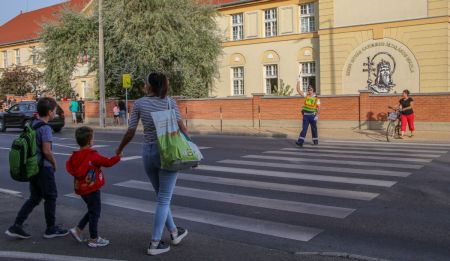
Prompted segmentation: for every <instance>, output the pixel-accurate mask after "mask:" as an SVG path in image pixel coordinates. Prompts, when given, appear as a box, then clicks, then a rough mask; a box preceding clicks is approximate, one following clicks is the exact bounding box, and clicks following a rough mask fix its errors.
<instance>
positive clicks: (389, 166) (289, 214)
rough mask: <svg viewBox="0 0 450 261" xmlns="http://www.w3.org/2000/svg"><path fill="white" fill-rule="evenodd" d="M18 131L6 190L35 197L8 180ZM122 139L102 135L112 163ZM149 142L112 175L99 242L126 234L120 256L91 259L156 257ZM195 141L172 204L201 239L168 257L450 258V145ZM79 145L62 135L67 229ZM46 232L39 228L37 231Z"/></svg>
mask: <svg viewBox="0 0 450 261" xmlns="http://www.w3.org/2000/svg"><path fill="white" fill-rule="evenodd" d="M17 134H18V132H17V131H8V132H6V133H4V134H0V173H2V175H0V184H1V185H0V189H7V190H12V191H18V192H21V193H22V194H23V195H24V196H25V197H26V196H27V195H28V188H27V184H26V183H18V182H15V181H13V180H11V179H10V177H9V175H8V171H9V169H8V163H7V157H8V150H7V149H8V148H9V147H10V144H11V141H12V139H13V138H14V136H16V135H17ZM120 138H121V134H118V133H111V132H104V133H100V132H97V133H96V134H95V145H96V147H97V149H98V150H99V151H100V152H102V153H103V154H104V155H113V153H114V149H115V148H116V146H117V145H118V143H119V140H120ZM142 140H143V139H142V136H141V135H137V136H136V138H135V139H134V141H133V143H132V144H130V145H129V146H128V147H127V148H126V151H125V155H124V159H123V161H122V162H121V163H120V164H119V165H117V166H115V167H113V168H109V169H105V170H104V172H105V174H106V182H107V184H106V186H105V187H104V188H103V189H102V193H103V194H102V200H103V212H102V218H101V220H100V235H101V236H104V237H106V238H111V237H113V238H114V237H116V236H115V235H116V234H117V233H118V231H120V230H122V228H123V237H120V236H119V237H117V238H114V241H113V244H112V245H111V246H108V248H109V250H100V251H97V252H95V253H94V252H91V251H89V250H86V249H84V248H83V249H84V250H82V251H81V250H80V251H79V253H81V256H95V257H97V258H100V257H102V258H114V259H128V260H138V258H136V257H132V256H133V255H138V256H139V257H142V258H145V255H144V254H143V253H144V251H145V248H146V247H147V244H148V239H149V238H150V232H151V231H150V228H151V222H152V213H153V206H154V200H155V197H154V195H153V192H152V191H151V189H150V184H149V183H148V182H149V180H148V178H147V176H146V174H145V172H144V169H143V164H142V159H141V158H140V155H141V147H142V144H141V142H142ZM194 141H195V142H196V143H197V144H198V145H199V146H200V147H201V149H202V152H203V154H204V155H205V160H204V162H202V165H201V166H200V167H199V168H198V169H194V170H189V171H183V172H182V173H181V174H180V175H179V179H178V182H177V188H176V190H175V194H174V197H173V201H172V206H173V213H174V216H175V217H176V223H177V225H179V226H182V227H186V228H187V229H188V230H189V231H190V233H191V234H190V235H189V236H188V237H187V238H186V239H187V240H186V243H184V245H183V246H180V247H179V248H177V249H176V250H175V251H171V252H173V253H171V252H169V253H168V254H167V255H164V256H161V257H158V258H161V260H171V259H179V258H184V259H185V260H222V259H223V258H224V256H227V255H231V256H233V257H234V259H236V260H291V259H292V260H294V259H298V258H299V257H298V255H295V253H300V252H301V253H303V252H342V253H352V254H356V255H362V256H371V257H377V258H384V259H389V260H450V164H449V162H450V153H449V151H450V144H440V145H436V144H434V145H431V144H423V143H422V144H392V143H390V144H387V143H364V142H344V141H328V142H325V141H323V142H321V144H320V145H319V146H318V147H313V146H311V145H307V146H305V148H303V149H299V148H297V147H296V146H295V145H293V141H292V140H286V139H269V138H253V137H231V136H196V137H194ZM75 143H76V142H75V141H74V139H73V130H70V129H66V130H64V131H63V132H62V133H61V134H55V141H54V145H53V149H54V151H55V152H56V158H57V161H58V170H57V183H58V194H59V198H58V207H59V206H61V209H63V212H62V213H61V211H59V212H58V222H61V223H64V224H67V226H73V225H74V224H75V222H77V221H78V219H79V218H80V217H81V215H82V214H83V212H84V211H85V210H84V205H83V204H82V202H81V200H79V199H78V198H76V197H73V187H72V186H73V181H72V177H70V176H69V175H68V174H67V173H66V172H65V161H66V160H67V158H68V155H69V154H70V153H71V151H73V150H75V149H77V146H76V144H75ZM2 202H8V201H7V200H6V201H5V200H4V201H2ZM22 202H23V201H22ZM17 204H19V203H15V204H10V205H7V206H2V209H5V210H7V211H4V212H3V214H0V215H2V219H1V220H2V221H3V223H2V225H3V228H2V229H6V228H7V227H8V225H9V224H7V223H6V224H5V223H4V222H7V221H5V220H6V219H5V217H6V215H9V216H8V218H11V219H13V218H14V213H15V212H17V210H18V208H19V207H20V206H19V205H17ZM40 208H42V207H40ZM35 215H36V216H33V215H32V217H33V218H34V219H35V220H39V219H41V218H42V223H43V217H40V216H37V214H35ZM12 221H13V220H11V222H12ZM39 229H40V228H36V227H33V228H29V230H31V232H35V233H39V231H40V230H39ZM133 231H134V232H133ZM136 231H137V232H136ZM120 233H122V232H120ZM36 236H37V235H36ZM167 237H168V235H167V234H166V238H167ZM121 240H123V241H124V242H121ZM2 241H3V242H5V244H0V249H1V250H4V251H6V250H8V251H10V250H11V251H17V250H18V248H19V247H17V243H15V242H14V241H11V240H6V239H4V238H3V239H1V241H0V242H2ZM37 242H41V241H37ZM64 242H65V243H64ZM20 244H21V247H20V248H24V246H25V245H24V244H25V243H20ZM65 244H68V245H70V248H71V249H72V247H74V243H73V242H72V241H71V239H67V241H63V242H62V243H58V247H59V248H61V249H64V248H65ZM1 245H4V246H1ZM75 247H76V246H75ZM59 248H58V249H59ZM26 249H28V248H26ZM23 251H24V250H23ZM27 251H28V250H27ZM29 251H30V252H33V251H34V252H36V249H35V248H29ZM46 251H47V253H48V252H49V251H50V252H51V249H50V250H48V249H47V250H46ZM54 252H55V253H60V254H61V253H65V252H64V251H63V250H61V251H54ZM51 253H53V252H51ZM196 255H199V256H198V259H197V258H194V257H195V256H196ZM186 257H188V258H186ZM298 260H305V259H301V258H300V259H298Z"/></svg>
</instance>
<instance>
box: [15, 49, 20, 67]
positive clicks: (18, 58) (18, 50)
mask: <svg viewBox="0 0 450 261" xmlns="http://www.w3.org/2000/svg"><path fill="white" fill-rule="evenodd" d="M14 51H15V54H16V65H20V49H14Z"/></svg>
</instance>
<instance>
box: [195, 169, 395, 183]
mask: <svg viewBox="0 0 450 261" xmlns="http://www.w3.org/2000/svg"><path fill="white" fill-rule="evenodd" d="M196 169H199V170H208V171H217V172H228V173H235V174H246V175H255V176H265V177H276V178H290V179H301V180H314V181H325V182H335V183H346V184H358V185H369V186H378V187H392V186H393V185H395V184H396V183H397V182H396V181H388V180H377V179H361V178H347V177H335V176H326V175H312V174H304V173H292V172H282V171H268V170H260V169H246V168H233V167H220V166H210V165H199V166H198V167H197V168H196Z"/></svg>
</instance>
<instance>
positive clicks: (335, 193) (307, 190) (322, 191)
mask: <svg viewBox="0 0 450 261" xmlns="http://www.w3.org/2000/svg"><path fill="white" fill-rule="evenodd" d="M178 179H180V180H189V181H195V182H203V183H213V184H220V185H228V186H237V187H245V188H252V189H262V190H274V191H282V192H290V193H300V194H306V195H315V196H325V197H334V198H345V199H354V200H365V201H369V200H372V199H374V198H376V197H378V196H379V194H378V193H371V192H362V191H352V190H341V189H329V188H320V187H310V186H298V185H290V184H281V183H270V182H262V181H254V180H243V179H229V178H221V177H211V176H205V175H192V174H187V173H180V175H178Z"/></svg>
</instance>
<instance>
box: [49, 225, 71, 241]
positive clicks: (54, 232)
mask: <svg viewBox="0 0 450 261" xmlns="http://www.w3.org/2000/svg"><path fill="white" fill-rule="evenodd" d="M68 234H69V230H67V229H62V228H61V227H59V226H53V227H49V228H47V229H46V230H45V233H44V238H55V237H64V236H67V235H68Z"/></svg>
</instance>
